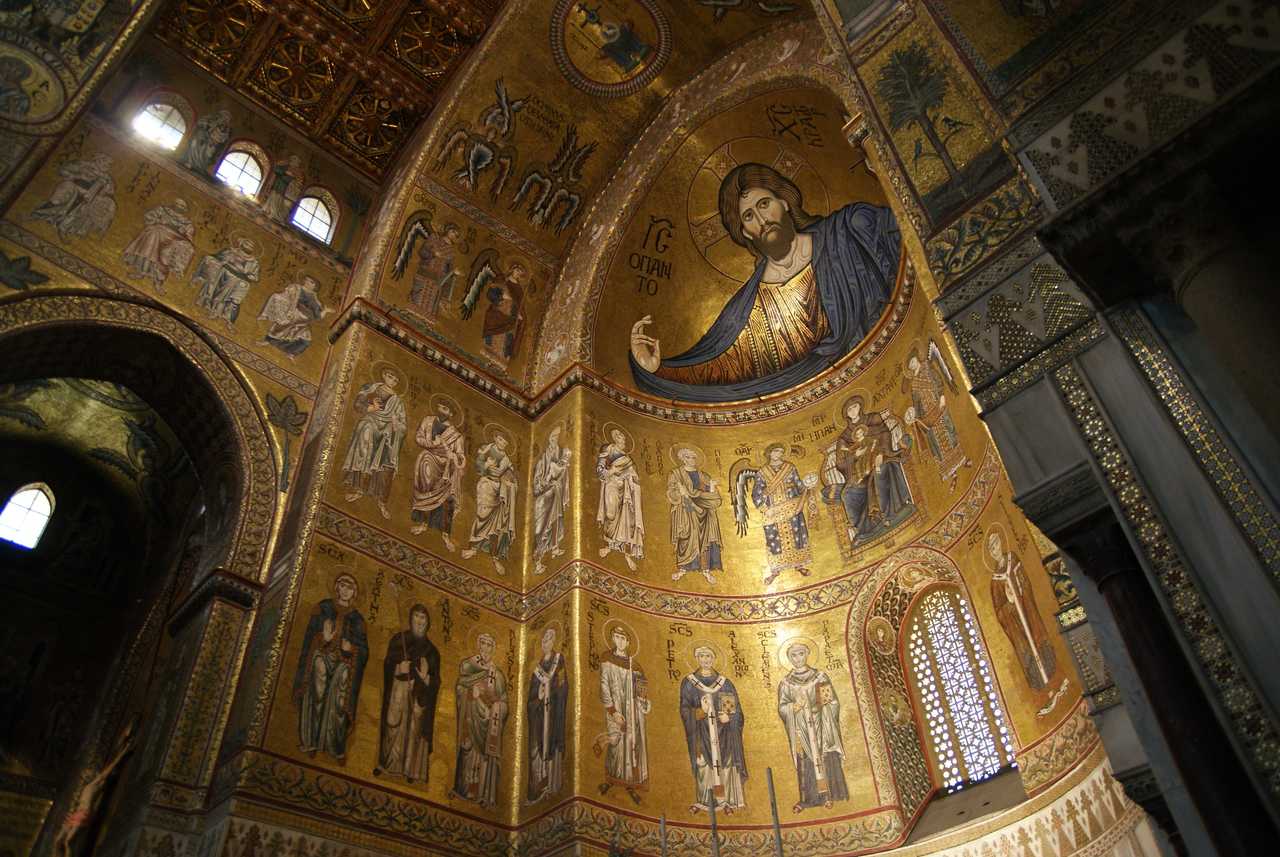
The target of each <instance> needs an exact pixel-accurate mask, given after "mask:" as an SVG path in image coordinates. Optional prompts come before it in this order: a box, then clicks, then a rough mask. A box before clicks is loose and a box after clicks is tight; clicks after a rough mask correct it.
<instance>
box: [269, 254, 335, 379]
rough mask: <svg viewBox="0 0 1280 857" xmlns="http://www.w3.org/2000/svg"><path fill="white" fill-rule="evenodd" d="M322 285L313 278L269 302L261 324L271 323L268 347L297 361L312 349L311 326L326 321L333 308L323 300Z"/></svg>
mask: <svg viewBox="0 0 1280 857" xmlns="http://www.w3.org/2000/svg"><path fill="white" fill-rule="evenodd" d="M319 291H320V283H319V282H317V281H316V278H315V277H313V276H311V275H310V274H303V275H302V279H301V280H300V281H299V282H296V283H290V284H289V285H287V286H285V287H284V288H283V289H281V290H280V291H278V292H276V293H275V294H273V295H271V297H269V298H267V302H266V303H265V304H263V305H262V312H260V313H258V321H265V322H267V323H268V327H267V332H266V333H264V334H263V335H262V342H263V344H264V345H273V346H275V347H276V348H278V349H280V350H281V351H282V352H284V354H285V355H286V356H287V357H289V358H290V359H293V358H295V357H297V356H298V355H299V354H301V353H302V352H304V351H306V350H307V348H308V347H309V346H310V345H311V323H312V322H313V321H318V320H320V319H322V318H324V317H325V316H326V315H328V313H329V308H328V307H326V306H325V305H324V302H323V301H321V300H320V293H319Z"/></svg>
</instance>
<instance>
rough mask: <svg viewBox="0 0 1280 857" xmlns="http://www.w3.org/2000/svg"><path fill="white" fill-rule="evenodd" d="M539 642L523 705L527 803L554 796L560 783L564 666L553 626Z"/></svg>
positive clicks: (566, 679)
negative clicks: (526, 734) (526, 721)
mask: <svg viewBox="0 0 1280 857" xmlns="http://www.w3.org/2000/svg"><path fill="white" fill-rule="evenodd" d="M540 645H541V646H542V656H541V657H540V658H539V659H538V663H537V666H535V667H534V668H533V675H532V676H530V677H529V695H528V700H529V701H528V703H527V704H526V712H527V713H528V715H529V789H528V793H527V796H526V797H527V800H528V802H529V803H537V802H538V801H540V800H542V799H543V798H546V797H551V796H553V795H555V794H556V793H558V792H559V791H560V787H561V786H562V785H564V747H565V731H566V725H567V723H568V719H567V717H568V705H569V674H568V668H567V666H566V665H565V662H564V654H563V653H562V652H559V651H557V650H556V629H555V628H547V629H546V630H544V631H543V632H542V637H541V640H540Z"/></svg>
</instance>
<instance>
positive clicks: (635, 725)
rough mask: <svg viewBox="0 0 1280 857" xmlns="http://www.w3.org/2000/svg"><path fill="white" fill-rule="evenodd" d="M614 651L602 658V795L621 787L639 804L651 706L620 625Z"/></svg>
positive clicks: (615, 629)
mask: <svg viewBox="0 0 1280 857" xmlns="http://www.w3.org/2000/svg"><path fill="white" fill-rule="evenodd" d="M609 640H610V643H611V644H612V646H613V651H611V652H609V654H607V655H605V656H604V657H603V658H601V659H600V702H601V704H602V705H604V716H605V726H606V730H607V731H605V733H604V734H602V735H600V736H599V737H597V738H596V740H595V744H594V747H595V752H596V755H597V756H598V755H600V750H601V747H603V749H604V782H603V783H601V784H600V794H602V795H603V794H608V792H609V789H611V788H613V787H614V786H621V787H622V788H624V789H626V790H627V794H628V795H629V796H630V797H631V800H633V801H634V802H635V803H636V804H637V805H639V803H640V793H641V792H644V791H648V790H649V742H648V736H647V729H646V728H645V720H646V719H647V718H648V717H649V711H650V709H651V707H652V705H651V703H650V702H649V684H648V682H647V681H646V680H645V677H644V670H643V669H641V668H640V665H639V664H637V663H636V662H635V658H633V657H632V656H631V655H630V654H628V653H627V650H628V649H629V648H630V647H631V643H632V641H631V633H630V632H629V631H628V630H627V629H626V628H624V627H623V626H622V625H621V624H616V625H614V626H613V629H612V631H611V632H610V634H609Z"/></svg>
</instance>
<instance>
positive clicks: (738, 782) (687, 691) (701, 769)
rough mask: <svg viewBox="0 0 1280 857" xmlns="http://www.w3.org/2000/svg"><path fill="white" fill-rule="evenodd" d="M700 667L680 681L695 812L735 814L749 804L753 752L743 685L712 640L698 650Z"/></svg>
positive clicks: (692, 810)
mask: <svg viewBox="0 0 1280 857" xmlns="http://www.w3.org/2000/svg"><path fill="white" fill-rule="evenodd" d="M693 656H694V657H695V658H696V659H697V661H698V668H697V669H696V670H694V671H693V672H691V673H689V674H688V675H687V676H685V677H684V681H682V682H681V683H680V719H681V720H683V721H684V734H685V739H686V741H687V743H688V747H689V765H690V766H691V767H692V769H693V782H694V801H693V804H692V805H691V806H690V807H689V811H690V812H693V813H698V812H704V811H707V810H708V809H709V808H710V806H711V801H712V800H713V799H714V800H715V807H716V809H717V810H721V809H723V810H724V811H725V812H726V813H728V814H732V813H733V811H734V810H737V809H741V808H742V807H744V806H746V803H747V798H746V792H745V785H746V781H747V758H746V752H745V750H744V749H743V744H742V725H743V717H742V706H741V704H740V703H739V699H738V689H737V688H736V687H734V686H733V682H732V681H731V680H730V679H729V677H728V676H726V675H722V674H721V673H720V672H719V671H718V670H717V669H716V666H715V664H716V653H715V650H714V649H712V648H711V647H710V646H698V647H696V648H695V649H694V650H693Z"/></svg>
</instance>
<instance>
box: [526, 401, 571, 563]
mask: <svg viewBox="0 0 1280 857" xmlns="http://www.w3.org/2000/svg"><path fill="white" fill-rule="evenodd" d="M572 455H573V453H572V451H571V450H570V449H569V448H568V447H565V446H561V445H560V426H554V427H553V428H552V429H551V431H550V432H549V433H548V434H547V447H546V449H544V450H543V451H542V455H540V456H539V457H538V461H537V463H536V464H534V466H533V573H534V574H542V573H543V572H545V571H546V570H547V568H546V566H545V565H543V562H542V560H543V558H544V557H545V556H546V555H547V554H548V553H550V554H551V555H552V556H553V557H556V556H561V555H562V554H563V553H564V549H563V548H562V547H561V546H560V545H561V544H563V542H564V513H565V510H566V509H567V508H569V461H570V458H571V456H572Z"/></svg>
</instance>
